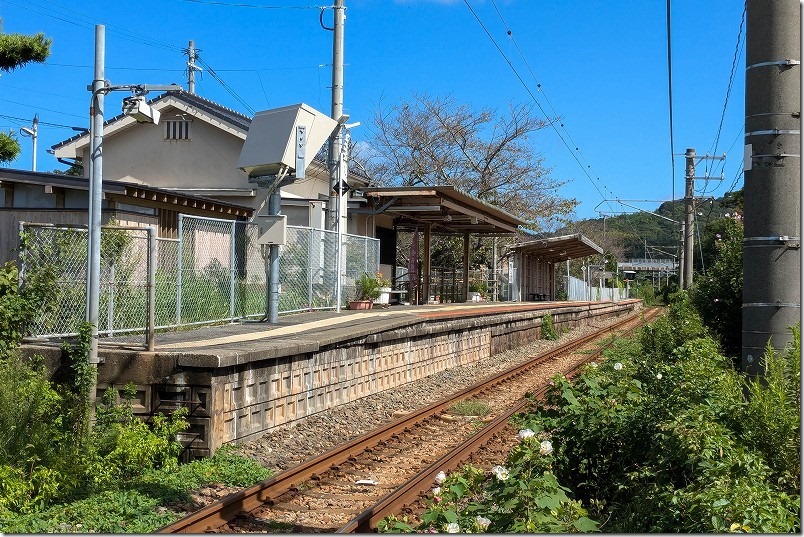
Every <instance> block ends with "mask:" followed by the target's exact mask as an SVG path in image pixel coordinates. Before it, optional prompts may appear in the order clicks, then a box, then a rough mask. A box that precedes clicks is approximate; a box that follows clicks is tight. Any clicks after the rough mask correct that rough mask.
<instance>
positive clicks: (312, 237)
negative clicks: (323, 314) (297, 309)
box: [307, 229, 315, 309]
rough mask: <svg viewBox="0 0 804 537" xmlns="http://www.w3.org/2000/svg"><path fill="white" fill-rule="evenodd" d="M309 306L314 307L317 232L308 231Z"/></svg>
mask: <svg viewBox="0 0 804 537" xmlns="http://www.w3.org/2000/svg"><path fill="white" fill-rule="evenodd" d="M307 240H308V242H309V245H308V248H307V305H308V306H309V307H310V308H311V309H312V307H313V243H314V242H315V231H314V230H313V229H308V230H307Z"/></svg>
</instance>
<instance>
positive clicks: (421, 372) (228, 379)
mask: <svg viewBox="0 0 804 537" xmlns="http://www.w3.org/2000/svg"><path fill="white" fill-rule="evenodd" d="M570 304H571V303H564V304H561V305H556V306H555V307H549V308H541V309H533V310H527V311H511V312H505V311H501V312H495V313H488V312H478V313H476V314H472V315H467V314H466V313H465V312H464V313H461V314H458V313H456V314H449V313H446V314H439V315H438V316H437V317H434V318H432V319H416V320H411V321H409V322H407V324H404V325H401V324H402V323H400V322H399V321H398V320H397V321H396V322H394V323H390V322H389V325H388V326H387V328H386V329H383V328H382V323H381V321H374V320H373V321H371V322H372V323H373V324H372V329H371V330H366V323H363V324H362V325H356V326H355V327H354V330H348V329H343V330H340V332H339V336H338V337H337V338H335V339H333V337H332V336H331V335H330V334H327V335H324V336H322V339H320V340H319V343H320V344H319V345H317V346H316V345H312V344H311V343H310V341H311V340H312V335H311V334H309V333H306V334H305V335H304V338H305V339H304V343H303V344H302V343H300V340H298V339H297V340H294V341H288V342H287V344H286V345H284V347H283V346H282V345H280V344H279V343H278V342H276V341H274V342H272V345H273V347H272V348H271V350H270V353H267V352H266V349H265V348H264V347H263V348H258V347H259V343H255V344H254V350H253V353H252V354H249V353H247V352H243V351H241V350H239V349H238V350H237V352H236V353H234V354H232V355H230V356H228V357H226V356H225V357H222V356H223V355H221V354H218V355H200V354H198V353H196V354H192V355H190V354H188V353H178V352H174V353H170V352H168V353H165V352H163V353H159V354H154V353H150V354H149V353H143V352H140V351H122V350H120V349H118V350H115V351H114V352H113V351H111V350H105V349H103V348H101V351H100V355H101V356H102V358H103V360H104V363H103V364H102V365H101V366H100V367H99V382H98V391H99V393H102V392H103V391H104V390H105V389H106V388H107V387H109V386H114V387H116V388H119V389H121V388H122V387H123V386H124V385H125V384H126V382H134V383H135V384H137V386H138V401H136V405H135V411H136V412H138V413H139V414H142V415H150V414H153V413H155V412H160V411H169V410H171V409H174V408H177V407H178V406H188V407H189V408H190V422H191V430H190V434H188V435H187V436H186V437H185V442H186V443H188V444H190V454H191V456H195V457H199V456H207V455H210V454H211V453H212V452H214V450H215V449H217V448H218V447H220V446H221V445H223V444H225V443H229V442H240V441H244V440H248V439H250V438H254V437H257V436H259V435H261V434H263V432H264V431H266V430H268V429H270V428H272V427H275V426H277V425H281V424H284V423H288V422H292V421H294V420H298V419H300V418H303V417H306V416H309V415H311V414H315V413H317V412H321V411H324V410H326V409H328V408H332V407H335V406H338V405H342V404H344V403H348V402H350V401H354V400H356V399H360V398H362V397H365V396H367V395H370V394H373V393H377V392H380V391H383V390H388V389H392V388H395V387H397V386H401V385H404V384H407V383H409V382H412V381H415V380H418V379H422V378H424V377H427V376H429V375H432V374H434V373H437V372H440V371H444V370H447V369H451V368H454V367H460V366H463V365H469V364H473V363H475V362H478V361H479V360H482V359H485V358H488V357H490V356H492V355H494V354H496V353H499V352H502V351H505V350H508V349H511V348H514V347H518V346H521V345H524V344H527V343H529V342H532V341H534V340H536V339H538V338H539V337H540V336H541V323H542V318H543V316H544V315H545V314H547V313H549V314H551V315H552V317H553V323H554V326H555V327H556V328H557V329H562V328H575V327H578V326H581V325H585V324H588V323H590V322H594V321H596V320H598V321H599V320H602V319H606V318H609V317H612V316H620V315H625V314H628V313H631V312H633V311H634V310H636V309H637V308H639V307H641V302H639V301H625V302H601V303H586V304H583V305H570ZM501 309H502V308H501ZM374 325H377V326H376V327H374ZM366 332H370V333H368V334H366ZM350 333H352V334H355V335H350ZM307 348H309V349H314V350H302V349H307ZM283 349H284V350H283ZM267 355H269V356H270V357H266V356H267ZM231 356H234V357H233V358H232V357H231ZM188 364H189V365H188Z"/></svg>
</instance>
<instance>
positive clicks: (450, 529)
mask: <svg viewBox="0 0 804 537" xmlns="http://www.w3.org/2000/svg"><path fill="white" fill-rule="evenodd" d="M460 532H461V527H460V526H459V525H458V523H457V522H450V523H449V524H447V533H460Z"/></svg>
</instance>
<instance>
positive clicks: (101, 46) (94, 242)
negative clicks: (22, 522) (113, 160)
mask: <svg viewBox="0 0 804 537" xmlns="http://www.w3.org/2000/svg"><path fill="white" fill-rule="evenodd" d="M105 64H106V26H104V25H102V24H97V25H95V78H94V79H93V80H92V104H91V107H90V110H89V113H90V116H91V120H90V132H91V133H92V134H91V136H90V151H89V203H88V205H89V216H88V224H89V225H88V231H89V237H88V240H87V305H86V321H87V322H88V323H90V324H91V325H92V339H91V340H90V343H89V356H88V358H87V361H88V362H89V365H90V367H91V368H92V369H93V371H92V375H93V376H92V384H91V385H90V388H89V408H90V410H89V412H90V420H92V419H94V413H95V410H94V409H95V392H96V389H97V388H96V385H97V384H96V383H97V370H98V369H97V368H98V363H99V362H100V360H99V359H98V325H99V321H100V317H99V309H100V276H101V270H100V264H101V258H100V244H101V209H102V206H101V204H102V203H103V105H104V92H103V91H102V90H103V88H104V86H105V85H106V76H105Z"/></svg>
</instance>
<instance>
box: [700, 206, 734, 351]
mask: <svg viewBox="0 0 804 537" xmlns="http://www.w3.org/2000/svg"><path fill="white" fill-rule="evenodd" d="M736 216H738V215H736V214H735V217H736ZM723 227H724V229H723V230H722V233H718V234H717V235H716V236H715V242H714V248H715V259H714V262H713V263H712V265H711V266H710V267H709V271H708V272H709V274H708V275H705V276H700V277H698V278H697V279H696V280H695V284H694V285H693V288H692V291H691V297H692V302H693V303H694V305H695V307H696V308H697V310H698V312H699V313H700V315H701V317H702V318H703V321H704V322H705V323H706V326H707V327H709V328H710V329H711V330H712V331H713V332H714V333H715V334H716V335H717V337H718V339H719V340H720V343H721V344H722V345H723V349H724V352H725V353H726V354H728V355H729V356H737V355H739V354H740V343H741V339H742V302H743V224H742V221H741V220H739V219H738V218H725V219H723Z"/></svg>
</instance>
